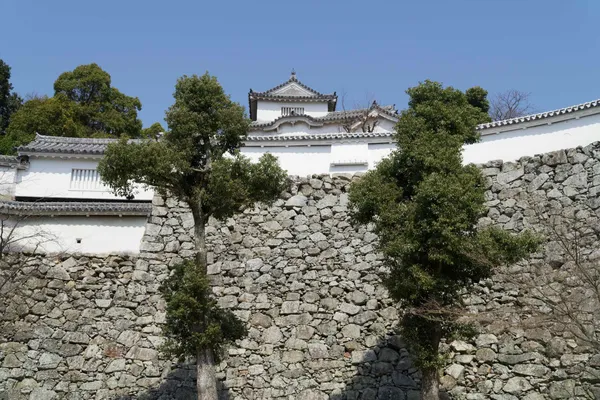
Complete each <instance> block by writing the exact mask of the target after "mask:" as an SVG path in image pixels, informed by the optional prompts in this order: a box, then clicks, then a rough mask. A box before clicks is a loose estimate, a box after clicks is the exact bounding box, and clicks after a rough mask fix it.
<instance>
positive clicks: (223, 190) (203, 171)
mask: <svg viewBox="0 0 600 400" xmlns="http://www.w3.org/2000/svg"><path fill="white" fill-rule="evenodd" d="M174 97H175V103H174V104H173V105H172V106H171V107H170V108H169V109H168V111H167V113H166V121H167V123H168V124H169V128H170V129H171V130H170V131H169V132H168V133H166V134H165V135H164V137H163V138H161V139H160V140H153V139H146V140H142V141H141V142H131V141H129V142H128V141H127V139H126V138H122V139H121V140H120V141H119V142H118V143H116V144H112V145H110V146H108V148H107V151H106V154H105V156H104V158H103V159H102V161H101V162H100V165H99V167H98V170H99V172H100V174H101V176H102V179H103V180H104V182H106V183H107V184H108V185H109V186H110V187H111V188H113V189H114V190H115V192H116V193H117V194H119V195H122V196H131V195H133V194H134V193H135V191H136V189H135V184H134V182H136V183H139V184H143V185H147V186H152V187H154V188H155V189H156V190H158V192H159V193H161V194H163V195H167V194H168V195H170V196H174V197H176V198H178V199H180V200H182V201H184V202H186V203H187V204H188V206H189V207H190V210H191V212H192V216H193V218H194V240H195V245H196V251H197V253H196V257H195V262H194V263H192V264H189V263H188V264H184V265H183V266H181V267H179V269H177V270H176V271H175V273H174V278H172V279H171V280H169V281H168V282H167V283H166V285H165V286H164V289H163V292H164V293H165V294H166V299H167V311H168V313H167V323H166V327H165V330H164V333H165V335H166V336H167V340H168V345H167V349H169V350H171V351H170V353H171V354H175V355H178V356H193V357H196V364H197V387H198V398H200V399H203V400H216V399H217V389H216V378H215V368H214V364H215V356H218V349H219V348H220V347H221V346H222V345H223V344H224V343H223V342H224V341H225V342H227V341H232V340H235V339H237V338H239V337H240V335H241V334H242V333H243V329H238V326H239V323H236V322H234V321H235V319H234V317H233V316H231V315H229V314H225V313H224V311H223V310H218V309H217V308H216V304H215V303H214V302H212V301H210V300H209V299H210V296H208V294H207V291H208V289H207V283H206V267H207V247H206V234H205V226H206V224H207V222H208V218H209V217H210V216H213V217H214V218H217V219H223V218H227V217H229V216H231V215H233V214H234V213H236V212H239V211H240V210H241V209H243V208H244V207H247V206H251V205H252V204H254V203H255V202H263V203H269V202H271V201H273V200H274V199H276V198H277V196H278V195H279V194H280V193H281V191H282V190H284V189H285V185H286V182H287V178H286V173H285V171H283V170H282V169H281V168H280V167H279V165H278V163H277V159H276V158H275V157H274V156H272V155H270V154H265V155H264V156H262V157H261V159H260V160H259V162H258V163H251V162H250V161H249V160H248V159H247V158H244V157H242V156H241V155H240V154H239V151H238V149H239V147H240V146H241V145H242V141H243V139H244V138H245V137H246V134H247V131H248V128H249V120H248V119H247V118H246V117H245V115H244V109H243V107H242V106H240V105H239V104H237V103H234V102H232V101H231V100H230V98H229V96H228V95H226V94H225V93H224V91H223V88H222V87H221V85H220V84H219V83H218V81H217V79H216V78H215V77H212V76H210V75H208V73H207V74H205V75H203V76H201V77H199V76H195V75H194V76H191V77H188V76H184V77H182V78H180V79H179V80H178V81H177V84H176V86H175V93H174ZM232 327H234V329H232Z"/></svg>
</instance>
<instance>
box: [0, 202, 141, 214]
mask: <svg viewBox="0 0 600 400" xmlns="http://www.w3.org/2000/svg"><path fill="white" fill-rule="evenodd" d="M151 211H152V203H150V202H147V203H141V202H108V201H105V202H85V201H39V202H36V201H0V213H1V214H8V215H25V216H28V215H150V213H151Z"/></svg>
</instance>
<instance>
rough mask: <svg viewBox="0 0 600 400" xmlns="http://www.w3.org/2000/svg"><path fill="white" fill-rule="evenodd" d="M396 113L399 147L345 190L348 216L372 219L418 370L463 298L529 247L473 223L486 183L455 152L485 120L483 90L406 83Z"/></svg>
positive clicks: (452, 329)
mask: <svg viewBox="0 0 600 400" xmlns="http://www.w3.org/2000/svg"><path fill="white" fill-rule="evenodd" d="M407 93H408V94H409V96H410V102H409V108H408V109H407V110H405V111H403V112H402V113H401V115H400V120H399V122H398V124H397V126H396V133H395V139H396V142H397V144H398V149H397V150H396V151H394V152H393V153H392V154H391V155H390V156H389V157H388V158H386V159H384V160H383V161H382V162H381V163H380V164H378V166H377V168H376V169H374V170H372V171H370V172H368V173H367V174H366V175H365V176H364V177H363V178H362V179H361V180H359V181H357V182H355V183H353V184H352V186H351V190H350V201H351V205H352V209H353V214H352V216H353V218H354V219H355V221H357V222H359V223H363V224H366V223H374V226H375V230H376V232H377V234H378V235H379V239H380V240H379V250H380V251H381V252H382V253H383V255H384V256H385V262H386V264H387V266H388V267H389V273H387V274H386V275H385V276H384V282H385V284H386V287H387V288H388V290H389V292H390V294H391V296H392V297H393V298H394V299H395V300H397V301H399V302H400V303H401V305H402V306H403V307H405V308H406V309H407V310H408V312H407V313H406V315H405V317H404V319H403V321H402V324H401V326H402V330H403V333H404V335H405V337H406V338H407V341H408V342H409V343H410V344H411V345H412V347H413V350H414V351H415V354H416V356H417V359H418V361H419V362H420V365H421V366H424V367H428V366H429V367H432V366H434V365H439V362H440V360H441V358H440V356H439V354H438V346H439V341H440V339H441V338H443V337H449V336H451V335H452V334H455V333H457V332H459V331H464V326H462V325H458V324H457V322H456V319H457V317H458V315H459V313H458V310H459V309H460V306H461V301H460V300H461V294H462V293H464V291H465V290H466V289H468V288H469V286H470V285H472V284H473V283H475V282H478V281H479V280H481V279H484V278H487V277H489V276H490V275H491V273H492V271H493V268H494V267H496V266H499V265H501V264H508V263H514V262H516V261H518V260H520V259H522V258H525V257H527V256H528V254H529V253H530V252H532V251H534V250H535V248H536V247H537V245H538V240H537V238H536V237H535V236H533V235H532V234H529V233H525V234H521V235H511V234H509V233H507V232H504V231H501V230H499V229H485V230H480V229H478V228H477V222H478V221H479V219H480V218H481V217H482V216H484V212H485V207H484V206H483V204H484V192H485V184H484V179H483V177H482V175H481V172H480V171H479V170H478V169H477V168H476V167H475V166H473V165H463V163H462V155H461V149H462V146H463V145H464V144H470V143H474V142H476V141H477V140H478V139H479V137H478V134H477V131H476V130H475V127H476V126H477V124H479V123H481V122H483V121H487V120H488V119H489V117H488V115H487V107H488V103H487V99H486V97H485V96H486V93H487V92H485V91H484V90H483V89H481V88H473V89H470V90H468V91H467V92H466V93H463V92H461V91H459V90H456V89H453V88H451V87H447V88H444V87H443V86H442V85H441V84H439V83H436V82H431V81H426V82H424V83H422V84H420V85H419V86H416V87H414V88H410V89H408V91H407Z"/></svg>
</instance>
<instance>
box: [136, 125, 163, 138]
mask: <svg viewBox="0 0 600 400" xmlns="http://www.w3.org/2000/svg"><path fill="white" fill-rule="evenodd" d="M161 133H162V134H164V133H165V128H163V126H162V125H161V124H160V123H159V122H155V123H153V124H152V125H150V126H149V127H148V128H144V129H142V135H141V136H142V137H143V138H147V139H158V138H159V136H160V134H161Z"/></svg>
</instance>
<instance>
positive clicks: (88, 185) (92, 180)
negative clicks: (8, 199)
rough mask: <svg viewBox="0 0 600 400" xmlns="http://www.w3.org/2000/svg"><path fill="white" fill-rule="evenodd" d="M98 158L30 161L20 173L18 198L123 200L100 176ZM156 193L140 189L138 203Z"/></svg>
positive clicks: (137, 197) (16, 193) (38, 159)
mask: <svg viewBox="0 0 600 400" xmlns="http://www.w3.org/2000/svg"><path fill="white" fill-rule="evenodd" d="M97 167H98V159H88V160H84V159H74V158H69V159H65V158H44V157H35V158H32V159H31V160H30V165H29V167H28V168H27V169H25V170H21V171H19V174H18V178H17V185H16V189H15V196H17V197H37V198H47V197H59V198H72V199H99V200H115V199H122V198H120V197H117V196H115V195H114V194H113V193H112V192H111V191H110V189H109V188H107V187H106V186H104V185H103V184H102V182H101V180H100V175H99V174H98V173H97V171H96V168H97ZM152 196H153V192H152V191H151V190H145V189H144V188H143V187H141V186H140V188H139V189H138V193H137V195H136V196H135V200H152Z"/></svg>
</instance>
